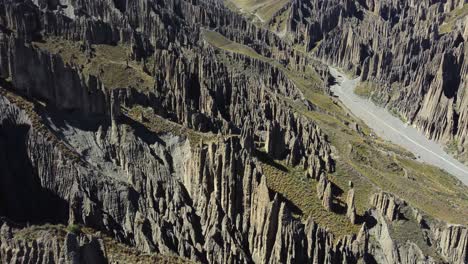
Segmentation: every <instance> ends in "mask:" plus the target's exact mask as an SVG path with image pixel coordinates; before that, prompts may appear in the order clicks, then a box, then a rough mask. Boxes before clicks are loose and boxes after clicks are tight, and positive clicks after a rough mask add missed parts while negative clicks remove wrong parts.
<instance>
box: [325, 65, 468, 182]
mask: <svg viewBox="0 0 468 264" xmlns="http://www.w3.org/2000/svg"><path fill="white" fill-rule="evenodd" d="M330 72H331V74H332V75H333V76H334V77H335V79H336V84H334V85H333V86H331V90H332V92H333V93H334V94H335V95H336V96H338V98H339V99H340V101H341V102H342V103H343V104H344V105H345V106H346V107H347V108H348V109H349V110H350V111H351V112H352V113H353V114H354V115H356V116H357V117H358V118H360V119H361V120H362V121H364V123H366V124H367V125H368V126H369V127H370V128H372V129H373V130H374V132H375V133H376V134H377V135H378V136H380V137H381V138H383V139H385V140H388V141H390V142H392V143H394V144H397V145H399V146H401V147H403V148H405V149H407V150H409V151H411V152H412V153H413V154H415V155H416V157H418V159H419V160H420V161H422V162H425V163H428V164H431V165H434V166H436V167H439V168H441V169H443V170H445V171H447V172H448V173H450V174H452V175H454V176H456V177H457V178H458V179H460V180H461V181H462V182H463V183H464V184H466V185H468V167H467V166H465V165H463V164H462V163H461V162H459V161H457V160H456V159H455V158H453V157H452V156H450V155H449V154H447V153H446V152H445V151H444V149H443V147H442V145H441V144H439V143H437V142H434V141H432V140H429V139H427V138H426V137H425V136H424V135H423V134H422V133H421V132H419V131H418V130H417V129H416V128H414V127H412V126H410V125H407V124H405V123H404V122H403V121H401V120H400V119H398V118H397V117H395V116H393V115H391V114H390V113H389V112H388V111H387V110H386V109H385V108H382V107H379V106H377V105H376V104H374V103H373V102H372V101H370V100H369V99H364V98H362V97H359V96H358V95H356V94H355V93H354V88H355V87H356V85H357V84H358V82H359V78H356V79H349V78H348V77H347V76H346V75H344V74H342V73H341V72H339V71H338V70H337V69H335V68H333V67H330Z"/></svg>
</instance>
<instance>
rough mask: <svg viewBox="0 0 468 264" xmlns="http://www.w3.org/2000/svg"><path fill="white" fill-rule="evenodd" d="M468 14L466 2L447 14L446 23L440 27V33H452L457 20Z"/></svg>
mask: <svg viewBox="0 0 468 264" xmlns="http://www.w3.org/2000/svg"><path fill="white" fill-rule="evenodd" d="M467 15H468V4H466V3H465V4H464V5H463V7H461V8H457V9H455V10H453V11H452V12H450V13H448V14H447V17H446V19H445V21H444V23H443V24H442V25H441V26H440V28H439V33H440V34H446V33H450V32H451V31H452V30H453V26H454V25H455V22H456V21H457V20H459V19H461V18H463V17H465V16H467Z"/></svg>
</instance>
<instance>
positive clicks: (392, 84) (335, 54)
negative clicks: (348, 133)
mask: <svg viewBox="0 0 468 264" xmlns="http://www.w3.org/2000/svg"><path fill="white" fill-rule="evenodd" d="M319 3H320V1H313V3H312V4H311V3H306V2H301V1H298V2H297V3H296V2H294V5H295V7H293V8H292V9H291V10H292V11H291V12H290V17H289V19H288V29H289V31H290V32H292V33H294V36H304V37H303V38H296V39H295V42H297V43H301V44H303V45H305V47H306V49H307V50H311V49H312V48H313V52H314V53H315V54H316V56H317V57H319V58H321V59H323V60H324V61H326V62H327V63H330V64H333V65H337V66H339V67H342V68H344V69H347V70H349V71H350V72H352V73H353V74H356V75H359V76H360V77H361V80H362V81H369V82H372V83H374V84H375V86H376V87H379V88H378V89H374V90H373V91H372V94H371V95H372V99H374V100H375V101H376V102H378V103H380V104H383V105H384V106H386V107H388V108H389V109H390V110H392V111H394V112H396V113H398V115H400V116H402V117H403V118H404V119H405V120H408V121H409V122H410V123H412V124H414V125H415V126H417V127H418V128H419V129H420V130H422V131H423V132H424V133H425V134H426V135H427V136H428V137H429V138H431V139H435V140H438V141H441V142H443V143H451V144H452V145H455V146H456V147H458V148H459V149H458V151H456V152H459V153H458V154H459V155H460V154H462V153H464V146H465V145H466V138H467V133H466V131H467V127H468V126H467V124H466V115H467V112H466V92H465V91H466V88H467V76H468V73H467V65H466V55H467V48H466V38H467V35H466V32H467V29H466V24H467V23H466V14H467V13H466V10H467V6H466V1H417V2H412V1H357V2H351V1H326V3H322V4H319ZM296 6H297V7H296ZM330 17H333V18H334V19H330ZM460 156H461V155H460Z"/></svg>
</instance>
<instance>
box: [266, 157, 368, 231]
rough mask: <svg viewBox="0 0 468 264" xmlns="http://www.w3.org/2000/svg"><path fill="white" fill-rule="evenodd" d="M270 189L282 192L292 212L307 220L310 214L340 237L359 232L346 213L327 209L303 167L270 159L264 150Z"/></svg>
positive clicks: (338, 199) (341, 201) (340, 201)
mask: <svg viewBox="0 0 468 264" xmlns="http://www.w3.org/2000/svg"><path fill="white" fill-rule="evenodd" d="M257 155H261V157H260V158H259V159H260V161H261V162H262V169H263V172H264V174H265V176H266V178H267V185H268V188H270V189H271V190H273V191H275V192H278V193H280V194H282V195H283V196H284V197H285V198H286V199H287V200H288V201H290V202H291V203H292V205H293V207H297V208H296V209H297V210H296V211H293V213H294V214H295V215H296V216H297V217H299V218H301V219H302V220H306V219H307V218H308V217H309V216H311V217H312V219H314V221H315V222H317V223H318V224H319V225H320V226H322V227H326V228H328V229H329V230H330V232H332V233H333V234H334V235H335V236H337V237H342V236H344V235H349V234H356V233H357V232H358V231H359V228H360V225H353V224H351V222H350V221H349V219H348V218H347V217H346V215H345V214H337V213H334V212H328V211H327V210H325V208H324V207H323V205H322V202H321V200H319V199H318V197H317V182H316V181H315V180H313V179H309V178H307V177H306V175H305V171H304V170H303V169H301V168H300V167H289V166H286V165H284V163H283V162H281V161H275V160H271V159H270V158H269V157H268V156H267V155H266V154H265V153H261V152H260V153H258V154H257ZM345 199H346V193H344V195H341V196H338V197H335V201H334V203H337V204H344V203H345Z"/></svg>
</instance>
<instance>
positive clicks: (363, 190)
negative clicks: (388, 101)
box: [205, 33, 468, 233]
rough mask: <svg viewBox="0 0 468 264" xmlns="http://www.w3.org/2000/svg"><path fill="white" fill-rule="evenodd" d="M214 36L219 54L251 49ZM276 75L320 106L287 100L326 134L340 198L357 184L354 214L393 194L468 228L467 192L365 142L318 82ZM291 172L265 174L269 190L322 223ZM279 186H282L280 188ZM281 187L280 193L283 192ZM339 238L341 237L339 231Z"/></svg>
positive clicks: (387, 148)
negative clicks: (381, 194) (382, 193)
mask: <svg viewBox="0 0 468 264" xmlns="http://www.w3.org/2000/svg"><path fill="white" fill-rule="evenodd" d="M215 36H216V38H217V39H218V40H216V41H212V40H210V39H209V40H207V41H208V42H210V44H212V45H214V46H216V47H218V48H221V49H226V45H219V43H220V41H223V42H224V43H229V44H230V45H229V46H228V47H230V49H228V50H229V51H230V52H237V53H242V54H244V55H247V56H250V55H249V53H247V52H245V50H246V49H250V48H248V47H246V46H244V45H241V44H238V43H237V44H235V45H234V44H233V43H232V41H230V40H227V39H226V38H225V37H224V36H222V35H220V34H218V33H216V34H215ZM205 39H206V37H205ZM239 45H240V46H239ZM240 47H242V49H240ZM243 50H244V51H243ZM258 56H260V57H262V56H261V55H259V54H258V53H256V52H255V53H254V54H252V57H253V58H257V59H258ZM261 59H262V60H265V61H268V62H269V63H271V64H272V65H275V66H277V65H278V64H279V63H278V62H275V61H273V60H272V59H268V58H265V57H262V58H261ZM279 68H280V67H279ZM280 69H281V70H284V71H286V72H287V73H288V74H289V75H288V77H290V79H291V80H292V81H293V82H295V83H296V85H297V86H298V88H299V89H301V91H302V92H303V94H304V96H305V97H306V98H307V99H308V100H309V101H311V102H312V103H313V104H315V105H316V106H318V108H319V111H308V110H307V109H305V107H304V106H303V105H302V104H301V103H296V102H292V101H291V100H287V99H285V101H286V102H287V103H288V104H289V105H290V106H291V107H292V108H293V109H295V110H296V111H297V112H298V113H300V114H302V115H304V116H306V117H308V118H310V119H311V120H312V121H313V122H315V123H317V124H318V126H319V127H320V128H322V129H323V131H326V132H327V135H328V138H329V140H330V142H331V144H332V145H333V146H334V147H335V148H336V153H335V156H336V157H335V159H336V162H337V168H336V172H334V173H333V174H331V175H330V179H331V180H332V181H333V183H335V184H336V185H337V186H338V187H339V188H341V189H342V190H343V192H344V193H346V192H347V191H348V189H349V187H348V181H352V182H354V183H355V184H354V185H355V190H356V207H357V210H358V214H359V213H361V214H362V213H363V212H364V211H365V210H367V208H368V207H369V204H368V201H369V197H370V194H372V193H373V192H375V191H377V190H379V189H383V190H386V191H389V192H392V193H395V194H396V195H398V196H400V197H401V198H402V199H404V200H406V201H408V202H409V203H410V204H411V205H413V206H415V207H417V208H419V209H420V210H422V211H424V212H426V213H427V214H429V215H431V216H434V217H436V218H439V219H442V220H445V221H448V222H451V223H458V224H467V223H468V220H467V219H466V215H468V197H467V193H468V188H467V187H465V186H464V185H462V184H461V183H460V182H459V181H458V180H457V179H455V178H454V177H453V176H451V175H449V174H447V173H446V172H444V171H441V170H440V169H437V168H435V167H433V166H430V165H428V164H423V163H420V162H417V161H415V160H413V159H414V156H413V155H412V154H411V153H408V152H407V151H405V150H402V149H401V148H400V147H398V146H395V145H393V144H391V143H388V142H385V141H383V140H382V139H380V138H376V137H370V136H368V135H369V134H370V133H371V129H370V128H369V127H367V126H366V125H365V124H364V123H362V121H360V120H359V119H357V118H355V117H353V115H352V114H350V113H349V112H348V111H347V110H346V109H345V108H344V106H342V105H341V104H340V103H339V102H337V101H335V100H334V99H333V98H332V97H330V96H327V95H324V94H323V92H321V91H320V90H319V89H317V86H318V85H317V83H316V79H313V78H309V79H307V78H302V77H301V74H299V73H295V72H293V71H290V70H288V69H286V68H285V67H283V68H280ZM366 90H368V91H369V90H370V89H366ZM351 122H357V123H358V124H359V126H360V127H361V131H362V132H363V134H364V136H363V135H360V134H359V133H358V132H357V131H355V130H353V129H351V128H350V127H349V126H348V125H346V123H351ZM362 160H364V161H365V162H364V163H363V162H362ZM270 169H271V170H270ZM290 171H294V170H289V169H288V170H286V171H274V170H273V169H272V168H267V169H266V170H265V173H266V174H269V175H267V178H269V179H270V181H269V182H270V186H271V188H272V189H273V190H276V191H278V192H280V193H282V194H283V195H285V197H287V198H288V199H289V200H291V201H292V202H293V203H294V204H296V206H298V207H299V208H302V209H301V210H302V212H303V213H304V215H306V214H308V213H309V214H312V215H313V214H316V215H315V216H314V217H317V219H320V213H317V212H318V211H314V210H319V209H317V208H318V207H317V208H316V207H314V204H315V202H314V201H313V200H312V199H313V196H311V199H304V197H308V196H307V195H306V193H307V189H306V190H301V188H303V187H304V186H305V184H304V183H303V182H302V181H301V180H298V179H301V177H300V175H299V176H298V175H297V174H294V173H290ZM278 175H282V176H281V177H279V176H278ZM294 175H296V176H294ZM272 179H273V180H272ZM280 180H281V181H280ZM282 181H286V182H282ZM280 182H282V183H281V184H279V183H280ZM311 184H312V183H311ZM282 185H284V187H281V186H282ZM304 188H305V187H304ZM294 197H301V198H300V201H296V198H294ZM304 208H305V209H304ZM327 217H339V216H334V215H328V216H326V217H322V218H321V219H327ZM314 219H315V218H314ZM330 219H331V218H330ZM338 222H339V220H338ZM331 229H332V228H331ZM351 230H352V228H350V229H347V231H346V232H350V231H351ZM337 232H338V233H340V231H337Z"/></svg>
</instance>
